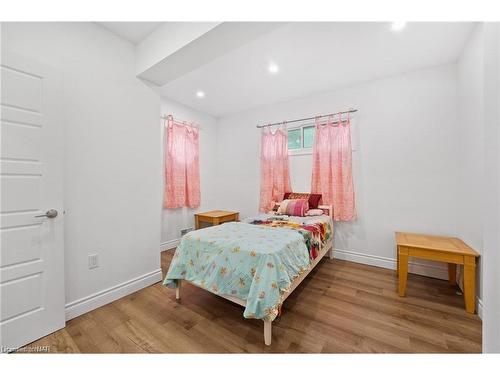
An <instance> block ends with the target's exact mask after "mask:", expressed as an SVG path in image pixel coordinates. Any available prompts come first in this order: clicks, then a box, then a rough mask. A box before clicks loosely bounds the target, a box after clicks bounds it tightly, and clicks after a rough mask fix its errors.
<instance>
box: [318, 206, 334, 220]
mask: <svg viewBox="0 0 500 375" xmlns="http://www.w3.org/2000/svg"><path fill="white" fill-rule="evenodd" d="M318 208H319V209H320V210H323V211H324V213H325V215H328V216H330V217H331V218H332V220H333V206H332V205H331V204H330V205H326V204H319V205H318Z"/></svg>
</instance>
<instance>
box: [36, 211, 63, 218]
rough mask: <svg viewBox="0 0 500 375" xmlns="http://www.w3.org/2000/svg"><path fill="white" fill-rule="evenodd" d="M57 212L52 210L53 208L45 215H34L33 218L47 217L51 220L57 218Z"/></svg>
mask: <svg viewBox="0 0 500 375" xmlns="http://www.w3.org/2000/svg"><path fill="white" fill-rule="evenodd" d="M57 214H58V212H57V210H54V209H53V208H52V209H50V210H48V211H47V212H46V213H45V214H43V215H36V216H35V217H48V218H49V219H53V218H55V217H56V216H57Z"/></svg>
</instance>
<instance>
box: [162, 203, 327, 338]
mask: <svg viewBox="0 0 500 375" xmlns="http://www.w3.org/2000/svg"><path fill="white" fill-rule="evenodd" d="M319 208H321V209H322V210H323V211H324V213H325V214H323V215H318V216H309V217H295V216H286V215H276V214H274V213H269V214H261V215H258V216H256V217H251V218H247V219H244V220H242V221H241V222H230V223H224V224H222V225H218V226H213V227H208V228H204V229H199V230H196V231H192V232H189V233H188V234H186V235H184V237H183V238H182V240H181V243H180V244H179V246H178V247H177V249H176V250H175V254H174V256H173V258H172V262H171V264H170V267H169V270H168V272H167V275H166V277H165V281H164V285H166V286H168V287H171V288H175V291H176V299H178V300H179V299H180V298H181V283H182V282H189V283H191V284H193V285H195V286H198V287H200V288H203V289H205V290H207V291H210V292H212V293H214V294H217V295H219V296H221V297H223V298H225V299H227V300H229V301H232V302H234V303H237V304H239V305H241V306H243V307H244V308H245V310H244V312H243V316H244V317H245V318H248V319H262V320H263V321H264V343H265V344H266V345H271V336H272V335H271V331H272V322H273V320H274V319H275V318H276V317H277V316H278V315H279V314H280V311H281V305H282V304H283V302H284V301H285V300H286V298H287V297H288V296H289V295H290V294H291V293H292V292H293V290H294V289H295V288H296V287H297V286H298V285H299V284H300V283H301V282H302V280H304V279H305V278H306V276H307V275H308V274H309V272H310V271H311V270H312V269H313V268H314V267H315V266H316V265H317V264H318V263H319V261H320V260H321V259H322V258H323V257H324V256H325V254H327V253H329V256H330V258H332V257H333V252H332V239H333V221H332V207H331V206H320V207H319Z"/></svg>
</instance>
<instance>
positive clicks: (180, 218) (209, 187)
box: [160, 98, 219, 249]
mask: <svg viewBox="0 0 500 375" xmlns="http://www.w3.org/2000/svg"><path fill="white" fill-rule="evenodd" d="M161 114H162V115H168V114H171V115H173V116H174V118H178V119H181V120H185V121H194V122H196V123H198V124H199V125H200V127H201V130H200V184H201V186H200V189H201V201H200V207H199V208H195V209H190V208H187V207H183V208H178V209H174V210H167V209H163V211H162V229H161V243H162V244H161V247H162V249H171V248H172V247H175V246H176V245H177V241H178V239H179V238H180V237H181V234H180V232H181V229H183V228H188V227H192V228H194V213H195V212H202V211H209V210H212V209H215V208H216V207H217V205H216V203H215V196H216V194H217V187H218V186H219V185H218V183H217V182H218V181H217V178H216V164H215V163H216V159H215V156H216V150H217V133H216V119H215V118H214V117H212V116H210V115H208V114H205V113H203V112H199V111H196V110H194V109H192V108H189V107H186V106H184V105H182V104H179V103H177V102H175V101H173V100H169V99H166V98H162V99H161ZM160 128H161V129H162V130H163V129H164V123H163V120H162V121H161V123H160ZM162 152H163V151H162ZM161 173H162V179H163V183H164V178H163V176H164V174H163V168H162V172H161ZM162 186H164V185H163V184H162ZM160 205H161V203H160Z"/></svg>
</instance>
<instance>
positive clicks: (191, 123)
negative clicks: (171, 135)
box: [160, 115, 201, 130]
mask: <svg viewBox="0 0 500 375" xmlns="http://www.w3.org/2000/svg"><path fill="white" fill-rule="evenodd" d="M169 116H172V115H169ZM160 118H161V119H162V120H168V116H167V115H163V116H160ZM172 119H173V120H174V121H175V122H178V123H180V124H183V125H187V126H191V127H194V128H197V129H200V130H201V127H200V125H198V124H197V123H196V122H193V121H186V120H181V119H178V118H174V116H172Z"/></svg>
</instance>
